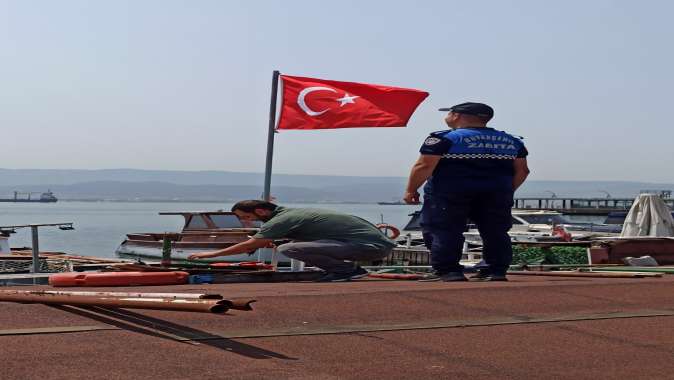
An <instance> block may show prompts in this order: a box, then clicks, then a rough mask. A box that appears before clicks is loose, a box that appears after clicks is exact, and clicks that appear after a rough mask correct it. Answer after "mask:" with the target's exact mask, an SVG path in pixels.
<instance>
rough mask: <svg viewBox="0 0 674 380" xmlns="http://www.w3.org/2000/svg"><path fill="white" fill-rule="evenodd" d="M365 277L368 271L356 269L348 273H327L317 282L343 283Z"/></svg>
mask: <svg viewBox="0 0 674 380" xmlns="http://www.w3.org/2000/svg"><path fill="white" fill-rule="evenodd" d="M367 275H368V271H366V270H365V269H363V268H361V267H358V268H356V269H355V270H354V271H353V272H349V273H328V274H326V275H325V276H323V277H321V278H319V279H318V282H345V281H351V280H355V279H359V278H363V277H365V276H367Z"/></svg>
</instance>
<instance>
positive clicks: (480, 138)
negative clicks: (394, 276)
mask: <svg viewBox="0 0 674 380" xmlns="http://www.w3.org/2000/svg"><path fill="white" fill-rule="evenodd" d="M440 111H449V113H448V114H447V117H445V122H446V123H447V125H448V126H449V128H451V130H449V131H439V132H433V133H431V135H430V136H429V137H428V138H426V140H425V141H424V143H423V145H422V147H421V149H420V153H421V156H420V157H419V159H418V160H417V162H416V163H415V164H414V166H413V167H412V172H411V173H410V177H409V181H408V184H407V189H406V190H405V196H404V200H405V202H406V203H408V204H419V192H418V191H417V190H418V189H419V187H420V186H421V185H422V184H423V183H424V182H426V186H425V187H424V204H423V207H422V211H421V226H422V230H423V234H424V242H425V244H426V246H427V247H428V249H429V250H430V252H431V264H432V265H433V269H434V271H435V274H434V275H433V276H431V277H430V278H429V279H430V280H443V281H466V280H467V279H466V277H465V276H464V274H463V267H462V266H461V265H460V264H459V260H460V259H461V254H462V250H463V243H464V237H463V232H464V231H465V230H466V224H467V221H468V219H470V220H472V221H473V222H474V223H475V224H476V225H477V228H478V230H479V232H480V236H481V237H482V242H483V250H482V256H483V258H484V260H485V262H486V264H487V265H488V268H484V269H481V270H480V271H479V272H478V274H477V275H475V276H473V278H474V279H476V280H483V281H507V279H506V271H507V270H508V267H509V266H510V262H511V261H512V246H511V243H510V236H509V235H508V230H510V228H511V227H512V216H511V208H512V206H513V193H514V192H515V190H517V188H518V187H519V186H520V185H521V184H522V183H523V182H524V180H525V179H526V177H527V175H528V174H529V168H528V166H527V159H526V157H527V155H528V152H527V149H526V148H525V147H524V144H523V143H522V142H521V141H520V140H519V139H517V138H515V137H513V136H512V135H509V134H507V133H505V132H502V131H497V130H495V129H493V128H489V127H487V123H488V122H489V120H491V118H492V117H493V116H494V110H493V109H492V108H491V107H490V106H488V105H486V104H482V103H462V104H457V105H455V106H453V107H450V108H441V109H440Z"/></svg>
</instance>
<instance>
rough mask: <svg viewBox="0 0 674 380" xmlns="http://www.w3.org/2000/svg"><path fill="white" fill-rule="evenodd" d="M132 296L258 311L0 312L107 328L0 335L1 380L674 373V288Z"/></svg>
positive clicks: (30, 322)
mask: <svg viewBox="0 0 674 380" xmlns="http://www.w3.org/2000/svg"><path fill="white" fill-rule="evenodd" d="M37 288H39V287H37ZM22 289H28V288H22ZM100 289H101V290H111V289H102V288H100ZM114 290H116V291H117V290H123V289H120V288H116V289H114ZM129 290H135V291H137V290H142V291H147V292H157V291H171V292H177V291H180V292H182V291H184V292H201V291H208V292H217V293H221V294H223V295H225V296H227V297H252V298H256V299H258V303H256V304H254V308H255V310H254V311H252V312H243V311H231V312H230V313H229V314H228V315H212V314H196V313H183V312H168V311H143V310H128V311H125V310H119V311H115V310H113V311H106V310H86V309H81V308H74V307H60V308H55V307H49V306H44V305H21V304H10V303H0V320H1V321H2V327H0V330H3V331H5V330H8V329H29V328H43V327H67V326H99V327H108V328H109V330H101V331H89V332H76V333H55V334H36V335H2V334H1V333H0V356H1V357H2V358H11V359H8V360H5V361H4V363H3V372H2V374H0V378H3V379H4V378H6V379H73V378H101V379H103V378H104V379H136V378H140V379H149V378H153V379H154V378H167V379H184V378H195V377H198V378H212V379H229V378H244V379H245V378H247V379H260V378H268V379H281V378H292V379H338V378H339V379H341V378H354V379H356V378H358V379H362V378H372V379H397V378H400V379H402V378H405V379H410V378H412V379H417V378H418V379H426V378H464V377H466V378H468V377H469V378H475V379H483V378H484V379H487V378H489V379H495V378H496V379H509V378H511V379H522V378H545V379H550V378H580V379H595V380H596V379H615V378H644V379H645V378H649V379H671V378H672V375H671V374H672V373H674V360H673V359H674V276H669V277H665V278H660V279H628V280H625V279H573V278H554V277H527V276H512V278H511V282H509V283H461V284H448V283H418V282H402V281H396V282H389V281H359V282H352V283H341V284H314V283H293V284H226V285H205V286H201V285H199V286H194V285H186V286H172V287H145V288H142V289H139V288H134V289H132V288H129ZM654 314H660V315H661V316H652V315H654ZM600 317H601V318H604V319H597V318H600ZM573 319H584V320H573ZM545 320H554V321H548V322H545ZM514 322H519V324H503V323H514ZM531 322H539V323H531ZM461 324H469V325H472V326H469V327H457V326H459V325H461ZM438 326H444V327H438ZM403 327H405V328H407V329H402V328H403ZM110 329H112V330H110ZM377 330H389V331H377ZM336 331H341V333H335V332H336ZM299 334H309V335H299ZM241 336H248V337H241ZM228 337H236V338H228ZM190 338H195V339H197V340H193V341H189V340H188V339H190Z"/></svg>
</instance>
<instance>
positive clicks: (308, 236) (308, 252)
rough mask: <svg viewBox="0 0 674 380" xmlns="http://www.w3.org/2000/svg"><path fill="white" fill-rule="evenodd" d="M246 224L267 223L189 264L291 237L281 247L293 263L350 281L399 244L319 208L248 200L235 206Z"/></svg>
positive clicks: (325, 279)
mask: <svg viewBox="0 0 674 380" xmlns="http://www.w3.org/2000/svg"><path fill="white" fill-rule="evenodd" d="M232 212H234V213H235V214H236V216H238V217H239V219H240V220H241V221H244V222H245V221H258V220H259V221H262V222H264V224H263V225H262V226H261V227H260V230H259V231H258V232H257V233H256V234H255V235H253V236H252V237H251V238H250V239H249V240H247V241H244V242H242V243H239V244H236V245H233V246H231V247H228V248H224V249H220V250H217V251H212V252H201V253H195V254H192V255H190V256H189V259H190V260H196V259H203V258H208V257H218V256H230V255H237V254H241V253H246V252H250V251H254V250H256V249H259V248H264V247H268V246H269V245H271V244H273V243H274V240H280V239H290V240H293V242H291V243H286V244H283V245H280V246H279V247H278V253H281V254H283V255H285V256H287V257H290V258H291V259H296V260H300V261H304V262H305V263H307V264H308V265H311V266H315V267H318V268H320V269H323V270H324V271H325V275H324V276H323V277H322V278H320V279H319V280H318V281H320V282H341V281H350V280H354V279H358V278H361V277H365V276H367V275H368V272H367V271H366V270H365V269H363V268H361V267H360V266H358V265H357V264H356V261H359V260H361V261H376V260H381V259H383V258H385V257H386V256H388V255H389V254H390V253H391V251H392V250H393V247H395V245H396V243H395V242H394V241H392V240H391V239H389V238H387V237H386V236H385V235H384V233H382V232H381V231H380V230H379V229H377V227H376V226H374V225H373V224H372V223H370V222H368V221H366V220H365V219H362V218H359V217H357V216H353V215H347V214H342V213H339V212H336V211H331V210H323V209H314V208H285V207H281V206H277V205H276V204H274V203H271V202H267V201H261V200H247V201H241V202H238V203H236V204H235V205H234V206H232Z"/></svg>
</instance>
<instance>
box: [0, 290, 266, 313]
mask: <svg viewBox="0 0 674 380" xmlns="http://www.w3.org/2000/svg"><path fill="white" fill-rule="evenodd" d="M0 301H3V302H19V303H42V304H57V305H74V306H106V307H119V308H125V309H149V310H174V311H190V312H200V313H214V314H224V313H226V312H227V310H229V309H238V310H251V307H250V304H251V303H252V302H254V301H252V300H251V301H248V302H246V301H231V300H224V299H221V300H209V299H187V298H162V297H157V298H142V297H92V296H80V295H59V294H50V293H45V292H43V291H21V290H5V291H0Z"/></svg>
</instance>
